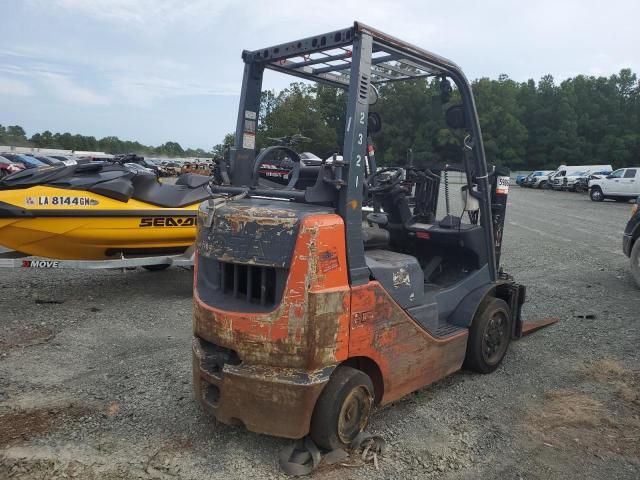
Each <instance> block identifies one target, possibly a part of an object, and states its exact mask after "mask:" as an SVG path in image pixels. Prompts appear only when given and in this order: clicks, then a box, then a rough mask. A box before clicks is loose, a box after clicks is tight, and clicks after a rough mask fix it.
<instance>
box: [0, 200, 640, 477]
mask: <svg viewBox="0 0 640 480" xmlns="http://www.w3.org/2000/svg"><path fill="white" fill-rule="evenodd" d="M629 210H630V206H629V205H625V204H618V203H614V202H604V203H599V204H597V203H593V202H591V201H589V200H588V197H587V196H586V195H580V194H571V193H562V192H553V191H533V190H523V189H521V188H519V187H512V188H511V195H510V198H509V209H508V211H507V221H506V226H505V238H504V247H503V261H502V263H503V265H504V268H505V270H506V271H508V272H510V273H512V274H513V275H514V276H515V277H516V279H517V280H518V281H519V282H520V283H523V284H524V285H526V286H527V287H528V301H527V303H526V305H525V308H524V316H525V318H526V319H540V318H545V317H558V318H560V319H561V322H560V323H559V324H557V325H554V326H552V327H549V328H547V329H545V330H542V331H539V332H537V333H535V334H533V335H532V336H530V337H528V338H525V339H523V340H521V341H519V342H517V343H515V344H513V345H512V348H511V351H510V352H509V354H508V355H507V358H506V360H505V362H504V363H503V365H502V366H501V367H500V368H499V369H498V370H497V371H496V372H495V373H494V374H491V375H487V376H481V375H477V374H472V373H468V372H464V371H463V372H461V373H457V374H455V375H452V376H451V377H449V378H447V379H445V380H443V381H441V382H439V383H437V384H436V385H433V386H431V387H429V388H425V389H423V390H421V391H419V392H417V393H415V394H413V395H410V396H408V397H407V398H405V399H404V400H402V401H399V402H396V403H395V404H392V405H390V406H388V407H385V408H384V409H382V410H381V411H379V412H378V413H377V415H375V416H374V418H373V420H372V423H371V431H372V432H374V433H379V434H381V435H382V436H383V437H384V438H385V439H386V440H387V442H388V444H389V446H390V448H389V451H388V452H387V454H386V455H385V456H384V457H382V458H381V460H380V462H379V470H376V469H375V468H374V466H373V465H369V464H368V465H364V466H356V467H354V466H350V467H346V466H343V467H341V466H338V467H327V468H324V469H321V470H320V471H318V472H317V473H315V474H314V475H313V478H330V479H339V478H354V479H359V478H367V479H369V478H414V477H422V478H430V477H438V478H480V477H482V478H514V479H517V478H523V479H547V478H554V479H557V478H567V479H569V478H571V479H574V478H593V479H600V478H616V479H625V478H628V479H636V478H638V477H639V476H640V393H639V391H640V362H639V357H640V353H639V350H640V349H639V346H640V334H639V333H638V327H639V324H640V321H639V319H640V291H639V290H638V289H637V287H635V285H634V283H633V280H632V278H631V275H630V273H629V267H628V259H627V258H626V257H625V256H624V255H623V254H622V252H621V241H622V231H623V229H624V225H625V223H626V221H627V219H628V217H629ZM190 315H191V272H190V271H188V270H186V269H177V268H172V269H169V270H167V271H164V272H155V273H150V272H147V271H144V270H141V269H138V270H135V271H126V272H122V271H109V272H95V271H93V272H92V271H84V272H81V271H55V270H21V271H9V270H6V271H1V272H0V478H7V477H10V478H29V479H31V478H34V479H35V478H57V477H59V478H63V477H64V478H66V477H76V478H89V479H92V478H106V479H128V478H164V479H169V478H171V479H173V478H194V479H196V478H197V479H199V478H279V477H284V476H283V475H282V474H281V473H280V472H279V470H278V466H277V453H278V451H279V450H280V449H281V448H282V447H284V446H285V445H287V444H289V441H287V440H282V439H276V438H271V437H266V436H260V435H256V434H252V433H249V432H247V431H246V430H244V429H243V428H238V427H229V426H225V425H220V424H216V423H215V421H214V420H213V419H211V418H209V417H207V416H205V415H204V414H203V413H202V412H201V411H200V410H199V409H198V407H197V405H196V403H195V401H194V400H193V398H192V394H191V350H190V349H191V318H190ZM352 463H356V462H352Z"/></svg>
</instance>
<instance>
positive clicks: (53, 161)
mask: <svg viewBox="0 0 640 480" xmlns="http://www.w3.org/2000/svg"><path fill="white" fill-rule="evenodd" d="M30 156H31V157H33V158H35V159H37V160H40V161H41V162H42V163H46V164H47V165H60V164H61V163H62V161H61V160H58V159H57V158H55V157H47V156H45V155H30Z"/></svg>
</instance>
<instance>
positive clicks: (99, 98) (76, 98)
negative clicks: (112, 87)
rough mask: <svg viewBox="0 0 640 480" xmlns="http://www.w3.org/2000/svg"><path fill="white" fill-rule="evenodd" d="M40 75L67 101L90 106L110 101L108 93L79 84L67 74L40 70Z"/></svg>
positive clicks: (55, 92) (58, 95)
mask: <svg viewBox="0 0 640 480" xmlns="http://www.w3.org/2000/svg"><path fill="white" fill-rule="evenodd" d="M39 76H40V78H41V79H42V81H43V83H44V84H45V85H46V86H47V87H48V88H49V89H50V90H51V92H52V93H53V94H54V95H55V96H57V97H58V98H60V99H61V100H64V101H65V102H69V103H72V104H76V105H82V106H90V107H92V106H101V105H108V104H109V103H110V100H109V97H107V96H106V95H102V94H99V93H98V92H96V91H94V90H91V89H90V88H86V87H83V86H81V85H78V84H76V83H75V82H74V81H73V80H71V78H69V77H68V76H66V75H61V74H59V73H52V72H39Z"/></svg>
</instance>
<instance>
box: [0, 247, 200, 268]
mask: <svg viewBox="0 0 640 480" xmlns="http://www.w3.org/2000/svg"><path fill="white" fill-rule="evenodd" d="M193 252H194V246H193V245H192V246H190V247H189V248H188V249H187V250H185V252H184V253H181V254H178V255H152V256H145V257H125V256H124V255H121V256H120V257H119V258H114V259H112V260H62V259H55V258H46V257H34V256H29V255H25V254H23V253H20V252H16V251H13V250H8V251H4V252H0V268H35V269H52V268H66V269H70V268H73V269H81V270H106V269H116V268H122V269H128V268H135V267H143V268H146V269H147V270H152V271H153V270H164V269H165V268H169V267H172V266H173V267H187V268H191V267H193Z"/></svg>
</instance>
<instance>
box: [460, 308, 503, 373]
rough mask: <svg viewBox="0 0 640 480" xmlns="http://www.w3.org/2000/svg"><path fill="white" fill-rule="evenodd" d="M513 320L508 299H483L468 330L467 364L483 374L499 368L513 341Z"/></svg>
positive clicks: (465, 363) (465, 362) (465, 360)
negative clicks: (506, 300)
mask: <svg viewBox="0 0 640 480" xmlns="http://www.w3.org/2000/svg"><path fill="white" fill-rule="evenodd" d="M511 321H512V320H511V310H510V309H509V305H507V302H505V301H504V300H501V299H499V298H490V299H488V300H487V301H485V302H483V303H482V305H480V308H479V309H478V312H477V313H476V316H475V318H474V319H473V323H472V324H471V329H470V330H469V340H468V342H467V354H466V356H465V359H464V366H465V367H466V368H469V369H470V370H474V371H476V372H480V373H491V372H493V371H494V370H495V369H496V368H498V365H500V362H502V359H503V358H504V356H505V354H506V353H507V349H508V348H509V342H510V341H511Z"/></svg>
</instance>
